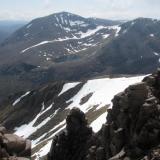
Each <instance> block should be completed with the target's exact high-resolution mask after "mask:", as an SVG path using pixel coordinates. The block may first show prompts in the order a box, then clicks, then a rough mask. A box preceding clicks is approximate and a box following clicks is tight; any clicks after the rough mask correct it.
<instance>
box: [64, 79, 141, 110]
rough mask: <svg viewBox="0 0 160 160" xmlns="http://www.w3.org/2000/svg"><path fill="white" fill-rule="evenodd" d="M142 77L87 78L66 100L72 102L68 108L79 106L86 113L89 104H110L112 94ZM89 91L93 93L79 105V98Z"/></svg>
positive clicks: (102, 105)
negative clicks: (77, 90) (76, 91)
mask: <svg viewBox="0 0 160 160" xmlns="http://www.w3.org/2000/svg"><path fill="white" fill-rule="evenodd" d="M143 78H144V76H139V77H130V78H125V77H123V78H114V79H110V78H103V79H95V80H89V81H87V83H86V84H84V85H83V87H82V88H81V90H80V91H79V92H78V93H77V94H76V95H75V96H74V97H72V98H71V99H70V100H68V101H67V103H68V102H72V103H71V104H70V105H69V106H68V108H69V109H72V108H73V107H79V108H80V109H81V110H82V111H83V112H85V113H86V112H87V111H88V107H90V106H94V105H97V104H98V105H99V108H101V107H104V106H106V105H111V100H112V99H113V97H114V95H116V94H117V93H119V92H121V91H123V90H124V89H125V88H127V87H128V86H129V85H131V84H134V83H136V82H140V81H141V80H142V79H143ZM89 93H93V95H92V97H91V98H90V99H89V100H88V101H87V102H86V103H85V104H83V105H80V101H81V99H82V98H83V97H84V96H86V95H88V94H89Z"/></svg>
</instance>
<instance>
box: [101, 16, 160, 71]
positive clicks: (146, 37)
mask: <svg viewBox="0 0 160 160" xmlns="http://www.w3.org/2000/svg"><path fill="white" fill-rule="evenodd" d="M159 29H160V21H158V20H153V19H147V18H145V19H144V18H139V19H136V20H134V21H130V22H127V23H124V24H122V25H121V31H120V33H119V37H117V38H116V39H114V40H113V41H112V42H111V43H110V44H108V45H106V46H105V47H104V48H103V49H102V50H101V55H100V56H99V60H100V62H101V63H102V64H103V65H104V66H105V67H106V66H107V67H109V68H110V72H112V73H131V74H133V73H149V72H150V73H151V72H153V71H154V70H155V69H156V68H157V67H158V66H159V65H160V63H159V53H160V47H159V43H160V32H159ZM117 66H118V67H117ZM105 67H104V68H105ZM107 67H106V68H107Z"/></svg>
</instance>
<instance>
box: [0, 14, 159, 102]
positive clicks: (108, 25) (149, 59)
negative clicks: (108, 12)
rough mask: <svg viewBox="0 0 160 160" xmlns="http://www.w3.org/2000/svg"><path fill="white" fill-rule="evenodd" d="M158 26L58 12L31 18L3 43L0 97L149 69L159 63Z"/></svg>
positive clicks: (152, 21) (144, 20)
mask: <svg viewBox="0 0 160 160" xmlns="http://www.w3.org/2000/svg"><path fill="white" fill-rule="evenodd" d="M159 30H160V21H158V20H155V19H149V18H138V19H135V20H132V21H128V22H124V23H121V22H118V21H110V20H103V19H96V18H84V17H81V16H78V15H75V14H72V13H67V12H61V13H56V14H53V15H49V16H47V17H42V18H38V19H35V20H33V21H31V22H30V23H29V24H27V25H25V26H24V27H22V28H21V29H19V30H18V31H16V32H15V33H14V34H13V35H12V36H10V37H9V38H8V39H7V40H6V41H5V42H4V43H2V44H1V47H0V58H1V59H2V61H1V62H0V82H1V84H3V85H1V86H0V89H1V90H2V92H1V93H0V98H1V99H2V98H3V97H5V96H6V95H9V94H12V93H16V92H18V91H24V90H28V89H31V88H33V87H34V88H36V87H39V86H41V85H44V84H47V83H48V82H49V83H50V82H53V81H61V80H67V81H79V80H86V79H90V78H94V77H99V76H104V75H114V76H119V75H122V74H127V75H128V74H132V75H133V74H134V75H136V74H148V73H151V72H152V71H154V70H155V69H157V68H158V67H159V64H160V63H159V53H160V48H159V43H160V32H159ZM17 66H18V67H20V71H17V68H18V67H17ZM24 66H25V67H26V68H29V70H28V69H27V70H26V69H24ZM31 66H32V67H31ZM30 67H31V68H30ZM11 80H12V83H10V81H11ZM6 88H7V89H6Z"/></svg>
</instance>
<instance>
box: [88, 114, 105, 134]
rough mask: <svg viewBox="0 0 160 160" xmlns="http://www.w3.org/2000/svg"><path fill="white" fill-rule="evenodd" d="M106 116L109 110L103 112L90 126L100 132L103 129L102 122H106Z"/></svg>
mask: <svg viewBox="0 0 160 160" xmlns="http://www.w3.org/2000/svg"><path fill="white" fill-rule="evenodd" d="M106 117H107V112H106V113H103V114H102V115H101V116H99V117H98V118H97V119H96V120H94V121H93V122H92V123H91V124H90V126H91V127H92V129H93V131H94V132H98V131H99V130H100V129H101V127H102V125H101V124H103V123H105V122H106Z"/></svg>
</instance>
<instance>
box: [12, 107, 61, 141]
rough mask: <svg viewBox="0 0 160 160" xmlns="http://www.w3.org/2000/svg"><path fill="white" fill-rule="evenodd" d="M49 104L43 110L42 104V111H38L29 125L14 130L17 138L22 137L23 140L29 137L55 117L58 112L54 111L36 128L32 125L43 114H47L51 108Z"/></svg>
mask: <svg viewBox="0 0 160 160" xmlns="http://www.w3.org/2000/svg"><path fill="white" fill-rule="evenodd" d="M52 105H53V104H51V105H50V106H49V107H48V108H46V109H45V110H43V109H44V104H42V109H41V111H40V113H39V114H37V116H36V117H35V118H34V119H33V120H32V121H31V122H30V123H29V124H24V125H22V126H20V127H17V128H15V130H16V132H15V134H16V135H18V136H22V137H24V138H27V137H29V136H30V135H31V134H32V133H34V132H36V131H37V129H39V128H41V127H42V126H44V125H45V124H46V123H47V122H48V121H49V120H50V119H51V117H53V116H55V115H56V114H57V112H58V110H56V111H55V112H54V113H53V114H52V115H51V116H50V117H47V118H46V119H45V120H44V121H42V122H41V123H40V124H38V125H37V126H36V127H35V126H33V125H34V123H35V122H36V121H37V119H38V118H39V117H40V116H41V115H42V114H44V113H45V112H47V111H48V110H49V109H50V108H52Z"/></svg>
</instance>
